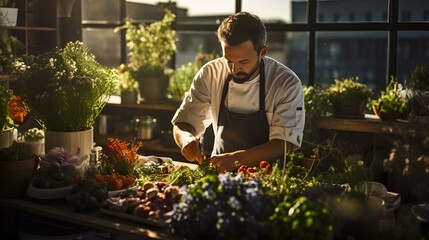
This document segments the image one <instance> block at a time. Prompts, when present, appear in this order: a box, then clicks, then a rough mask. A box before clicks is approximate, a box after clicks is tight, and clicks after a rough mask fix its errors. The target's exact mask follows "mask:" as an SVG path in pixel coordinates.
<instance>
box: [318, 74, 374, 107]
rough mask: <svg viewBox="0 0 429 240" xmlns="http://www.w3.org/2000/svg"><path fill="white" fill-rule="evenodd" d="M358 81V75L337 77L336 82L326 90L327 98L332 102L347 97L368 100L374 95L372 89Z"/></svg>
mask: <svg viewBox="0 0 429 240" xmlns="http://www.w3.org/2000/svg"><path fill="white" fill-rule="evenodd" d="M358 81H359V78H358V77H351V78H343V79H335V83H333V84H332V85H330V86H329V88H328V89H327V90H326V96H327V98H328V99H329V100H330V101H331V102H340V101H343V100H345V99H358V100H367V99H368V98H370V97H371V96H372V89H371V88H369V87H368V86H367V85H366V84H364V83H360V82H358Z"/></svg>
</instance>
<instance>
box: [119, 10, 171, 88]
mask: <svg viewBox="0 0 429 240" xmlns="http://www.w3.org/2000/svg"><path fill="white" fill-rule="evenodd" d="M175 18H176V16H175V15H174V14H173V13H172V12H171V11H169V10H166V11H165V15H164V17H163V19H162V20H161V21H157V22H153V23H151V24H144V23H141V24H140V25H139V26H135V25H133V24H132V23H131V21H130V20H129V19H127V20H126V21H125V24H124V25H123V26H121V27H118V28H116V29H115V31H119V30H122V29H126V34H125V38H126V41H127V48H128V58H129V65H128V66H129V68H130V71H131V73H132V76H133V77H134V78H135V79H138V80H139V79H140V78H141V77H148V76H163V75H166V74H167V72H168V71H166V70H168V69H167V63H168V62H169V61H170V59H171V56H172V54H173V53H174V52H175V51H176V31H174V30H172V28H171V25H172V24H173V22H174V20H175Z"/></svg>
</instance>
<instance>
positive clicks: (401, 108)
mask: <svg viewBox="0 0 429 240" xmlns="http://www.w3.org/2000/svg"><path fill="white" fill-rule="evenodd" d="M372 104H373V105H374V106H375V107H376V108H377V109H378V110H379V111H380V112H383V113H397V114H399V115H400V116H404V115H405V114H406V111H407V98H406V92H405V89H403V87H402V85H401V84H399V83H398V81H397V80H396V78H395V77H393V76H392V77H391V79H390V82H389V85H387V87H386V91H383V92H381V96H380V97H379V98H378V99H376V100H373V101H372Z"/></svg>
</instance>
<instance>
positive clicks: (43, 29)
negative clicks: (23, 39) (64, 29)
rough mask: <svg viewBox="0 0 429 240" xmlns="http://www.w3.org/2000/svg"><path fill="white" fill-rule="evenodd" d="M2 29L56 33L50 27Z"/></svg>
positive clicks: (54, 29)
mask: <svg viewBox="0 0 429 240" xmlns="http://www.w3.org/2000/svg"><path fill="white" fill-rule="evenodd" d="M4 29H10V30H23V31H47V32H57V31H58V29H57V28H52V27H4Z"/></svg>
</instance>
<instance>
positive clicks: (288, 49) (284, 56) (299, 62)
mask: <svg viewBox="0 0 429 240" xmlns="http://www.w3.org/2000/svg"><path fill="white" fill-rule="evenodd" d="M267 40H268V41H267V46H268V53H267V56H269V57H272V58H274V59H276V60H277V61H279V62H281V63H283V64H285V65H286V66H287V67H289V68H290V69H292V70H293V71H294V72H295V73H296V74H297V75H298V77H299V78H300V79H301V81H302V83H303V84H308V61H307V55H308V33H307V32H287V33H284V32H283V33H280V32H272V33H268V39H267Z"/></svg>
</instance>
